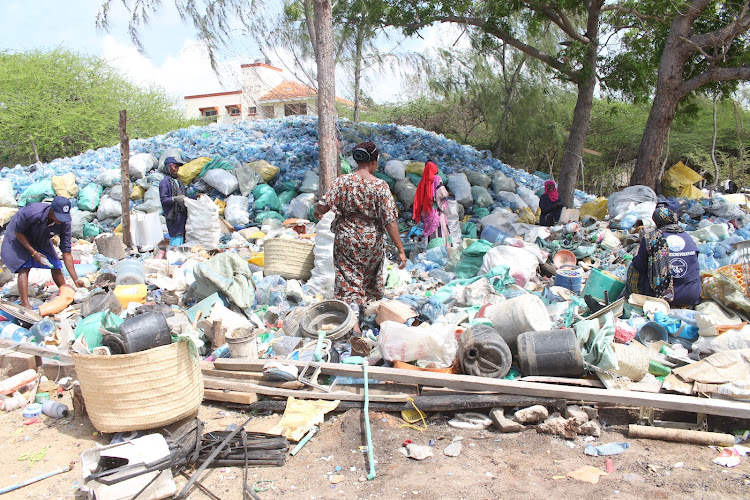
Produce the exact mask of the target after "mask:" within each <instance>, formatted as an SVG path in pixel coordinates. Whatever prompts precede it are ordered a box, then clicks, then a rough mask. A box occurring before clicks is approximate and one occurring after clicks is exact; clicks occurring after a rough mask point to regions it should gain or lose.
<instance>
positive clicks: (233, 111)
mask: <svg viewBox="0 0 750 500" xmlns="http://www.w3.org/2000/svg"><path fill="white" fill-rule="evenodd" d="M226 108H227V114H228V115H229V116H240V114H242V110H241V109H240V105H239V104H230V105H228V106H227V107H226Z"/></svg>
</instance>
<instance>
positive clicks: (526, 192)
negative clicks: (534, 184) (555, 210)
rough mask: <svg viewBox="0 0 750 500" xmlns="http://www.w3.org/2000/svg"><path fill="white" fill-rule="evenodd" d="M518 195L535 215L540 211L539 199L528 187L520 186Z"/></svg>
mask: <svg viewBox="0 0 750 500" xmlns="http://www.w3.org/2000/svg"><path fill="white" fill-rule="evenodd" d="M516 194H517V195H518V196H520V197H521V199H522V200H523V202H524V203H526V204H527V205H528V206H529V208H530V209H531V211H532V212H533V213H536V211H537V210H538V209H539V197H538V196H537V195H536V193H534V191H532V190H531V189H529V188H527V187H526V186H518V189H516Z"/></svg>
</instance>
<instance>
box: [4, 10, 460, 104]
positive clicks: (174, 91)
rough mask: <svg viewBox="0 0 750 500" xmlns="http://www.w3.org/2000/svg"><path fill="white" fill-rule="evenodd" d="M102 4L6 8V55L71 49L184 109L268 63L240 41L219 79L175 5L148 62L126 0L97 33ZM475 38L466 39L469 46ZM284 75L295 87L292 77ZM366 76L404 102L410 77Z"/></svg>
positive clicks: (149, 30)
mask: <svg viewBox="0 0 750 500" xmlns="http://www.w3.org/2000/svg"><path fill="white" fill-rule="evenodd" d="M272 1H273V0H272ZM101 3H102V0H74V1H72V2H61V1H59V0H34V1H31V2H30V1H28V0H3V2H2V9H3V15H2V16H0V50H3V51H11V52H18V51H26V50H31V49H53V48H57V47H63V48H67V49H71V50H74V51H77V52H82V53H86V54H89V55H96V56H101V57H102V58H104V59H106V60H107V61H109V62H110V64H112V65H113V66H114V67H115V68H117V69H118V70H120V71H121V73H122V74H123V75H124V76H126V77H127V78H128V79H130V80H131V81H133V82H135V83H137V84H139V85H142V86H146V87H147V86H149V85H154V84H155V85H157V86H160V87H162V88H164V89H165V90H167V92H169V93H170V95H172V96H174V97H175V99H176V101H177V103H178V104H179V105H180V106H181V105H182V97H183V96H185V95H194V94H203V93H212V92H220V91H226V90H237V89H239V85H238V83H237V82H238V80H237V73H238V70H239V66H240V64H242V63H248V62H253V61H254V60H255V59H256V58H259V57H262V54H261V53H260V50H259V49H258V48H257V46H255V45H254V44H253V43H252V42H251V41H250V40H248V39H246V38H240V36H239V34H238V39H237V40H238V42H237V43H236V44H233V46H232V47H230V48H228V49H226V50H223V51H222V52H220V53H219V57H218V59H219V62H220V64H219V67H220V77H217V75H216V73H215V72H214V71H213V70H212V69H211V65H210V62H209V58H208V55H207V51H206V50H205V48H204V47H203V46H202V45H201V43H200V42H198V41H197V37H196V35H195V32H194V31H193V29H192V27H191V26H189V25H187V24H185V23H183V22H182V20H181V19H180V17H179V14H178V13H177V10H176V8H175V7H174V2H172V1H171V0H163V1H162V7H161V8H160V9H159V11H158V13H157V15H155V16H153V18H152V20H151V23H150V24H149V25H148V26H146V27H143V28H142V29H141V43H142V45H143V47H144V49H145V54H142V53H139V52H138V50H137V48H136V46H135V45H134V44H133V43H132V42H131V40H130V38H129V36H128V33H127V19H128V13H127V11H126V10H125V8H124V7H123V6H122V4H121V1H120V0H115V1H114V2H113V5H112V11H111V13H110V16H109V18H110V20H111V26H110V28H109V30H108V31H103V30H100V29H97V28H96V16H97V13H98V12H99V9H100V6H101ZM459 34H460V30H459V29H457V28H455V27H449V26H442V27H439V26H433V27H428V28H426V29H424V30H423V31H422V32H421V35H422V38H419V37H414V38H413V39H409V40H406V41H402V40H399V39H394V40H390V41H387V42H383V43H382V44H380V47H379V49H380V50H381V51H384V52H391V51H392V52H394V53H395V54H403V53H405V52H413V53H423V52H424V51H426V50H428V49H432V48H435V47H437V46H440V45H443V44H444V43H447V41H450V43H452V42H453V41H454V40H456V39H457V38H459ZM467 38H468V37H465V36H464V37H462V41H463V40H465V39H467ZM274 57H275V58H277V59H278V60H274ZM274 57H272V58H271V63H272V64H273V65H274V66H277V67H281V68H284V66H285V65H287V64H288V62H289V61H283V60H281V59H284V58H287V57H288V55H285V54H280V55H278V56H274ZM408 71H409V70H406V72H407V73H408ZM412 71H413V70H412ZM342 73H343V72H342V71H339V72H338V73H337V75H338V76H337V92H336V93H337V95H339V96H341V97H346V98H351V90H350V89H349V87H350V85H349V82H348V80H347V77H346V75H342ZM284 75H285V77H286V78H288V79H290V80H291V79H295V77H294V75H293V73H291V72H289V71H288V70H285V72H284ZM363 76H364V79H365V80H364V84H363V89H364V91H365V93H366V94H367V95H369V96H371V97H372V98H374V99H375V101H376V102H381V103H382V102H394V101H397V100H400V98H402V97H403V96H402V94H403V90H404V88H405V86H406V82H405V80H404V78H403V71H402V72H399V71H393V70H391V69H390V68H385V69H381V70H375V69H369V70H366V71H365V73H364V75H363Z"/></svg>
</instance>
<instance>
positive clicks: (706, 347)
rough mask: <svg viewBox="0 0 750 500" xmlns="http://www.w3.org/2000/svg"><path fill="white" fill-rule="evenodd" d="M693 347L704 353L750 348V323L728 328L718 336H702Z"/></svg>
mask: <svg viewBox="0 0 750 500" xmlns="http://www.w3.org/2000/svg"><path fill="white" fill-rule="evenodd" d="M693 349H695V350H698V351H700V353H701V354H702V355H703V354H709V353H715V352H721V351H734V350H737V349H750V325H746V326H745V327H744V328H740V329H738V330H727V331H725V332H724V333H722V334H721V335H719V336H718V337H700V338H699V339H698V340H696V341H695V342H693Z"/></svg>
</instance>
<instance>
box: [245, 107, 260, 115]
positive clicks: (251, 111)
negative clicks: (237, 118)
mask: <svg viewBox="0 0 750 500" xmlns="http://www.w3.org/2000/svg"><path fill="white" fill-rule="evenodd" d="M257 114H258V108H256V107H255V106H250V107H248V108H247V116H255V115H257Z"/></svg>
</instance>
